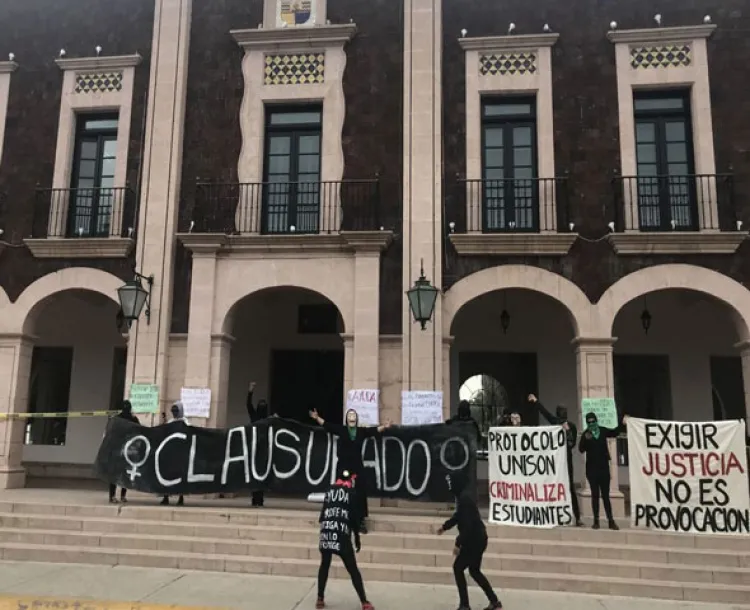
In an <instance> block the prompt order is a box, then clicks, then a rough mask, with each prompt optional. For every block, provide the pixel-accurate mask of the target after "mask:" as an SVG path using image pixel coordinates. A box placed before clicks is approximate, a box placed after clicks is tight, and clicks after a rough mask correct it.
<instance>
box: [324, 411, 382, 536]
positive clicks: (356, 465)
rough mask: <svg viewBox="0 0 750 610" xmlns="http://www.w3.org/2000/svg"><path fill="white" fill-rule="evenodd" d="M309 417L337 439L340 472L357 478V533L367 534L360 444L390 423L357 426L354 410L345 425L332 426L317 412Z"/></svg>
mask: <svg viewBox="0 0 750 610" xmlns="http://www.w3.org/2000/svg"><path fill="white" fill-rule="evenodd" d="M310 417H311V418H312V419H314V420H315V421H316V422H317V424H318V425H319V426H323V428H324V429H325V430H326V432H330V433H331V434H334V435H336V436H337V437H338V439H339V440H338V447H337V456H338V461H339V462H338V467H339V469H340V470H347V471H349V472H350V473H352V475H356V476H358V477H359V485H358V486H357V492H356V494H355V497H356V501H357V514H358V515H359V518H360V520H361V521H360V524H359V531H360V533H362V534H366V533H367V523H366V519H367V517H368V516H369V511H368V509H367V490H366V488H365V480H364V466H363V464H362V443H363V442H364V440H365V439H366V438H368V437H371V436H375V435H377V434H382V432H383V431H384V430H386V429H387V428H389V427H390V425H391V424H390V422H386V424H385V425H382V426H363V427H360V426H359V416H358V415H357V412H356V411H355V410H354V409H349V410H348V411H347V412H346V417H345V421H346V425H344V424H334V423H331V422H327V421H325V420H324V419H323V418H322V417H320V416H319V415H318V411H317V410H316V409H313V410H312V411H310Z"/></svg>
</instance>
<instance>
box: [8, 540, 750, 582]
mask: <svg viewBox="0 0 750 610" xmlns="http://www.w3.org/2000/svg"><path fill="white" fill-rule="evenodd" d="M310 538H311V540H309V541H308V542H309V544H300V543H299V542H283V541H278V540H273V541H264V540H252V541H250V540H247V539H246V540H225V541H220V542H219V541H216V540H215V539H213V538H206V537H187V536H164V535H161V536H141V537H137V536H132V535H116V534H97V533H87V532H60V531H56V530H14V529H0V545H3V544H5V543H9V544H30V545H40V546H46V547H47V548H50V547H55V548H57V547H66V548H70V547H73V548H79V547H82V548H99V549H102V550H106V551H111V552H112V553H114V554H116V553H119V552H120V551H123V550H124V551H134V550H144V551H163V552H170V553H175V554H179V555H183V554H197V555H201V556H203V557H206V558H207V559H210V558H211V557H213V556H215V555H219V556H223V557H226V556H241V557H246V556H255V557H263V558H265V559H273V560H277V559H281V560H295V559H312V560H315V559H316V558H317V557H318V549H317V544H316V542H317V541H316V540H315V539H314V537H313V536H310ZM365 542H366V544H365V545H364V546H363V549H362V551H361V552H360V554H359V561H360V563H362V564H363V565H369V564H378V565H396V566H409V567H414V568H421V567H438V568H444V569H446V570H449V569H450V567H451V565H452V563H453V557H452V553H451V549H450V546H446V548H444V549H441V550H417V549H400V548H392V547H390V548H389V547H377V546H374V545H372V544H370V542H371V541H370V540H369V539H368V540H366V541H365ZM483 565H484V567H485V568H487V569H488V570H493V571H517V572H519V571H520V572H528V573H539V574H550V575H558V574H565V573H569V574H580V575H585V574H596V575H600V576H607V575H610V574H616V575H618V576H619V577H626V578H634V579H638V578H640V579H643V580H648V581H650V580H659V581H662V580H670V581H675V582H688V583H691V582H694V583H699V582H700V583H716V584H721V583H723V584H728V585H742V586H750V567H745V568H732V567H724V566H721V567H719V568H715V567H707V566H706V565H699V566H696V565H681V564H676V563H673V564H664V563H661V564H660V563H654V562H643V561H622V560H611V559H610V560H605V559H601V558H598V557H591V555H589V556H588V557H570V556H567V557H556V556H552V555H550V556H547V555H540V554H533V555H531V554H513V553H511V552H508V550H507V549H504V551H503V552H501V553H495V552H492V551H490V552H488V553H487V554H486V555H485V557H484V563H483Z"/></svg>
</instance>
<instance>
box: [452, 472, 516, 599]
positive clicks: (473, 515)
mask: <svg viewBox="0 0 750 610" xmlns="http://www.w3.org/2000/svg"><path fill="white" fill-rule="evenodd" d="M447 479H448V485H449V487H450V489H451V491H452V492H453V494H454V495H455V496H456V512H455V513H454V514H453V516H452V517H451V518H450V519H448V520H447V521H446V522H445V523H443V525H442V526H441V527H440V528H439V529H438V530H437V533H438V535H441V534H443V533H444V532H446V531H448V530H449V529H451V528H453V527H455V526H458V536H457V537H456V543H455V547H454V549H453V554H454V555H455V556H456V560H455V561H454V562H453V575H454V576H455V578H456V587H458V599H459V606H458V610H470V607H469V590H468V586H467V584H466V575H465V574H464V572H465V570H466V569H467V568H468V570H469V574H471V577H472V578H473V579H474V581H475V582H476V583H477V584H478V585H479V586H480V587H481V589H482V591H484V594H485V595H486V596H487V599H488V600H489V602H490V603H489V606H487V608H486V610H496V609H497V608H502V607H503V605H502V604H501V603H500V600H498V598H497V595H496V594H495V592H494V591H493V589H492V585H490V583H489V581H488V580H487V577H486V576H485V575H484V574H482V557H483V556H484V552H485V551H486V550H487V528H486V527H485V526H484V522H483V521H482V516H481V515H480V514H479V508H478V507H477V504H476V502H474V499H473V497H472V494H471V493H470V491H469V490H468V489H467V479H466V477H465V476H464V475H463V474H462V473H458V472H454V473H453V474H450V475H448V477H447Z"/></svg>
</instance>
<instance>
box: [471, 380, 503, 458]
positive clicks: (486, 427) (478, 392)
mask: <svg viewBox="0 0 750 610" xmlns="http://www.w3.org/2000/svg"><path fill="white" fill-rule="evenodd" d="M458 396H459V399H460V400H467V401H468V402H469V405H470V407H471V417H472V418H473V419H474V421H475V422H477V424H479V430H480V431H481V433H482V438H481V439H480V449H483V450H487V436H488V434H489V432H490V428H491V427H492V426H497V425H499V423H500V419H501V416H502V415H503V413H505V412H506V411H507V409H508V407H509V406H510V399H509V398H508V392H507V391H506V390H505V388H504V387H503V386H502V384H501V383H500V382H499V381H498V380H497V379H495V378H494V377H492V376H491V375H474V376H473V377H469V379H467V380H466V381H464V383H463V384H461V387H460V388H459V390H458Z"/></svg>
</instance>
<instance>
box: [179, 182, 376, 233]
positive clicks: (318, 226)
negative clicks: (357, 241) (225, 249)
mask: <svg viewBox="0 0 750 610" xmlns="http://www.w3.org/2000/svg"><path fill="white" fill-rule="evenodd" d="M379 210H380V185H379V181H378V180H377V179H375V180H340V181H326V182H253V183H212V182H199V183H198V184H197V185H196V197H195V208H194V212H193V231H194V232H198V233H200V232H203V233H228V234H243V233H249V234H263V235H281V234H294V233H297V234H319V233H337V232H339V231H342V230H343V231H377V230H378V229H379V228H380V218H379Z"/></svg>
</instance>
